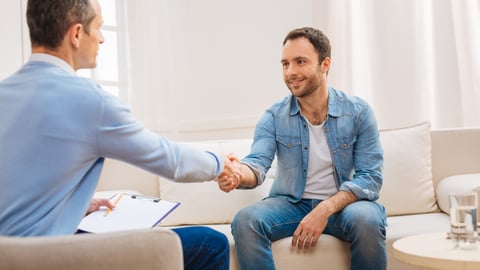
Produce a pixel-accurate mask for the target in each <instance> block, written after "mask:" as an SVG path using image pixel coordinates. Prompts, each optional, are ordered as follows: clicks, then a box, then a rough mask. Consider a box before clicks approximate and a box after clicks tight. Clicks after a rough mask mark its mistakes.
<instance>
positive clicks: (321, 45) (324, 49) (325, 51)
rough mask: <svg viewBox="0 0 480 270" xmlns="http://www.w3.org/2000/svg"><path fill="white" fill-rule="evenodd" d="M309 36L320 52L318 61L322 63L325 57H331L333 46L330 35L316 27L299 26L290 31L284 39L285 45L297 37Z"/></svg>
mask: <svg viewBox="0 0 480 270" xmlns="http://www.w3.org/2000/svg"><path fill="white" fill-rule="evenodd" d="M301 37H304V38H307V39H308V40H309V41H310V43H312V45H313V47H314V48H315V50H316V51H317V53H318V63H319V64H320V63H322V61H323V59H325V58H326V57H331V56H330V54H331V50H332V49H331V46H330V41H329V40H328V37H327V36H326V35H324V34H323V33H322V31H320V30H318V29H315V28H313V27H303V28H297V29H294V30H292V31H290V32H289V33H288V34H287V36H286V37H285V39H284V40H283V45H285V43H287V41H289V40H294V39H297V38H301Z"/></svg>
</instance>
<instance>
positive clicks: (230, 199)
mask: <svg viewBox="0 0 480 270" xmlns="http://www.w3.org/2000/svg"><path fill="white" fill-rule="evenodd" d="M251 142H252V141H251V140H249V139H242V140H226V141H207V142H198V143H189V145H191V146H193V147H195V148H198V149H204V150H210V151H214V152H217V153H219V154H229V153H234V154H236V155H237V156H238V157H239V158H242V157H244V156H245V155H246V154H248V152H249V151H250V145H251ZM272 168H273V166H272ZM270 171H272V172H273V169H272V170H270ZM159 181H160V198H162V199H164V200H169V201H175V202H180V203H181V204H180V206H179V207H178V208H177V209H176V210H175V211H173V212H172V213H171V214H170V215H169V216H167V217H166V218H165V219H164V220H162V222H161V223H160V226H174V225H182V224H222V223H231V221H232V219H233V217H234V216H235V214H236V213H237V211H238V210H240V209H241V208H243V207H245V206H247V205H249V204H252V203H255V202H258V201H260V200H261V199H263V198H265V197H266V196H267V195H268V192H269V191H270V186H271V183H272V177H271V173H269V175H268V178H267V179H266V180H265V183H264V184H263V185H261V186H259V187H257V188H255V189H248V190H245V189H237V190H233V191H232V192H230V193H225V192H223V191H221V190H220V189H219V188H218V184H217V182H213V181H211V182H203V183H186V184H185V183H175V182H172V181H169V180H166V179H163V178H160V180H159Z"/></svg>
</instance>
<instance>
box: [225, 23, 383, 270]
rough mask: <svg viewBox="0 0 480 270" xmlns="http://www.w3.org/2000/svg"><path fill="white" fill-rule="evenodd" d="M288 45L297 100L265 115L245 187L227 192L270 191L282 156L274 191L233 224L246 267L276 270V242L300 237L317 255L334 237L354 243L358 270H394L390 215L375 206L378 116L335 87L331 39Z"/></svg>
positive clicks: (296, 39)
mask: <svg viewBox="0 0 480 270" xmlns="http://www.w3.org/2000/svg"><path fill="white" fill-rule="evenodd" d="M283 45H284V46H283V54H282V60H281V64H282V66H283V77H284V81H285V83H286V85H287V87H288V88H289V89H290V92H291V95H289V96H287V97H286V98H284V99H283V100H281V101H280V102H277V103H275V104H274V105H273V106H272V107H271V108H269V109H268V110H267V111H266V112H265V114H264V115H263V116H262V118H261V119H260V121H259V122H258V124H257V126H256V128H255V134H254V141H253V144H252V148H251V150H250V154H249V155H247V156H246V157H245V158H243V159H242V161H241V162H242V169H243V174H242V175H243V176H242V177H241V180H240V184H239V186H232V187H230V189H227V190H224V191H227V192H228V191H230V190H231V189H233V188H236V187H240V188H253V187H256V186H258V185H260V184H261V183H262V182H263V181H264V179H265V175H266V173H267V171H268V169H269V168H270V166H271V164H272V162H273V160H274V158H275V156H276V158H277V159H276V160H277V172H276V175H275V179H274V182H273V184H272V188H271V190H270V195H269V196H268V197H267V198H266V199H264V200H262V201H261V202H258V203H256V204H254V205H251V206H248V207H246V208H244V209H242V210H240V211H239V212H238V213H237V215H236V216H235V218H234V220H233V223H232V234H233V236H234V239H235V249H236V252H237V258H238V261H239V263H240V268H241V269H242V270H250V269H275V265H274V260H273V255H272V249H271V243H272V241H275V240H278V239H281V238H285V237H288V236H293V238H292V239H293V240H292V246H293V247H295V248H298V249H309V248H311V247H313V246H315V244H316V243H317V241H318V239H319V237H320V235H321V234H322V233H326V234H330V235H333V236H335V237H337V238H340V239H342V240H345V241H348V242H350V243H351V245H350V251H351V269H375V270H382V269H386V250H385V226H386V214H385V209H384V207H383V206H382V205H380V204H378V203H377V202H375V200H377V199H378V192H379V191H380V188H381V186H382V181H383V173H382V166H383V150H382V147H381V145H380V140H379V132H378V128H377V123H376V120H375V116H374V114H373V111H372V109H371V108H370V106H369V105H368V104H367V103H366V102H365V101H363V100H361V99H360V98H357V97H352V96H349V95H347V94H345V93H343V92H341V91H338V90H336V89H334V88H331V87H328V85H327V74H328V71H329V68H330V62H331V60H330V42H329V41H328V38H327V37H326V36H325V35H324V34H323V33H322V32H320V31H319V30H317V29H314V28H309V27H305V28H300V29H295V30H293V31H291V32H290V33H289V34H288V35H287V37H286V38H285V40H284V43H283ZM258 266H260V267H258Z"/></svg>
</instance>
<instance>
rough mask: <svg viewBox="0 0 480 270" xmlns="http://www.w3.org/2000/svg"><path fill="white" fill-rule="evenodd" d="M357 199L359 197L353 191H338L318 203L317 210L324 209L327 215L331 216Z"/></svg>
mask: <svg viewBox="0 0 480 270" xmlns="http://www.w3.org/2000/svg"><path fill="white" fill-rule="evenodd" d="M357 200H358V199H357V197H355V195H354V194H353V193H351V192H348V191H338V192H337V193H335V194H334V195H333V196H331V197H329V198H328V199H326V200H324V201H322V202H321V203H320V204H318V206H317V207H316V208H315V210H318V211H322V212H323V213H326V214H327V216H331V215H333V214H335V213H337V212H339V211H341V210H343V209H344V208H345V207H347V205H349V204H351V203H353V202H356V201H357Z"/></svg>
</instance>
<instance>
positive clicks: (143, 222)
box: [78, 193, 180, 233]
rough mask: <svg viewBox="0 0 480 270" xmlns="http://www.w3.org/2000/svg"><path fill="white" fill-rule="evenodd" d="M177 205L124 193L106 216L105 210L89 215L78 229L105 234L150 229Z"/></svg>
mask: <svg viewBox="0 0 480 270" xmlns="http://www.w3.org/2000/svg"><path fill="white" fill-rule="evenodd" d="M117 196H120V194H116V195H115V196H114V197H112V198H111V199H110V200H111V201H112V202H113V201H114V200H115V198H117ZM178 205H180V203H179V202H170V201H165V200H160V199H157V198H151V197H145V196H142V195H137V194H128V193H125V194H124V195H123V196H122V197H121V198H120V200H119V201H118V203H117V206H116V207H115V208H114V209H113V210H112V211H111V212H110V213H109V214H108V215H105V213H106V210H107V209H106V208H101V209H100V210H97V211H95V212H93V213H90V214H89V215H87V216H86V217H84V218H83V219H82V222H81V223H80V225H79V226H78V229H79V230H82V231H86V232H91V233H105V232H115V231H124V230H132V229H145V228H152V227H155V226H156V225H157V224H158V223H160V221H162V219H164V218H165V217H166V216H167V215H168V214H170V213H171V212H172V211H173V210H175V208H177V207H178Z"/></svg>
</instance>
